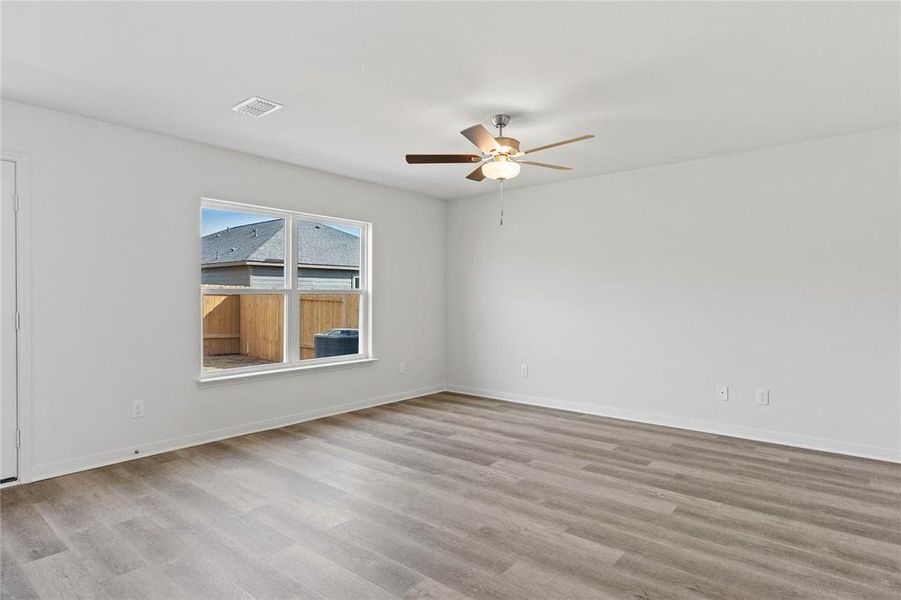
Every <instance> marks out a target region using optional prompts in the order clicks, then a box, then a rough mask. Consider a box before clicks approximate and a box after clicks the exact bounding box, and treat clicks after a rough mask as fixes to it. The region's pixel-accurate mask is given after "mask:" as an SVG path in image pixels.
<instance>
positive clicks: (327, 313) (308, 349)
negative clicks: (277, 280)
mask: <svg viewBox="0 0 901 600" xmlns="http://www.w3.org/2000/svg"><path fill="white" fill-rule="evenodd" d="M359 327H360V296H359V295H358V294H315V295H313V294H310V295H301V296H300V358H301V359H302V360H306V359H310V358H325V357H327V356H341V355H344V354H357V353H358V352H359V351H360V350H359V348H360V338H359V336H360V329H359Z"/></svg>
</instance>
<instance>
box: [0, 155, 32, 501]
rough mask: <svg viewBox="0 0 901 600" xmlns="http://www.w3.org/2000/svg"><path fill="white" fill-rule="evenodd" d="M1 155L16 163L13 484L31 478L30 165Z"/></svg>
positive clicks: (26, 160) (24, 157) (16, 157)
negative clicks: (16, 442) (16, 434)
mask: <svg viewBox="0 0 901 600" xmlns="http://www.w3.org/2000/svg"><path fill="white" fill-rule="evenodd" d="M0 158H2V159H3V160H5V161H9V162H12V163H15V165H16V195H17V196H18V199H19V206H18V210H17V211H16V309H17V310H18V312H19V330H18V332H17V337H16V386H17V388H18V394H17V397H16V400H17V407H16V420H17V421H18V423H17V427H18V429H19V452H18V456H17V459H18V460H17V473H16V481H15V482H10V483H8V484H6V485H16V484H19V483H27V482H29V481H31V456H32V455H31V452H32V444H31V441H32V435H31V414H32V405H31V327H32V319H31V306H32V305H31V210H30V208H31V202H30V200H31V177H30V176H31V169H30V164H29V163H30V161H29V157H28V155H27V154H25V153H24V152H17V151H14V150H6V149H5V148H4V149H0Z"/></svg>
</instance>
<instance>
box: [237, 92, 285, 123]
mask: <svg viewBox="0 0 901 600" xmlns="http://www.w3.org/2000/svg"><path fill="white" fill-rule="evenodd" d="M281 107H282V105H281V104H278V103H277V102H273V101H272V100H266V99H264V98H258V97H257V96H251V97H250V98H248V99H247V100H245V101H244V102H241V103H239V104H236V105H235V106H233V107H232V110H236V111H238V112H239V113H242V114H245V115H250V116H251V117H257V118H259V117H265V116H266V115H268V114H269V113H274V112H275V111H277V110H278V109H280V108H281Z"/></svg>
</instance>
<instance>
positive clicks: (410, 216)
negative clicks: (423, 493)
mask: <svg viewBox="0 0 901 600" xmlns="http://www.w3.org/2000/svg"><path fill="white" fill-rule="evenodd" d="M2 111H3V112H2V117H3V121H2V125H3V130H2V146H3V149H4V150H12V151H18V152H22V153H27V154H28V158H29V167H30V173H29V174H28V177H29V178H30V181H29V183H30V194H29V197H26V198H25V199H24V200H25V202H27V203H28V209H29V211H30V214H31V263H30V265H25V268H27V269H29V270H30V271H29V272H30V275H31V281H32V301H31V306H27V307H23V310H24V311H26V312H29V313H30V315H29V316H30V318H29V319H28V322H30V323H31V325H32V331H31V332H30V335H31V342H32V345H31V347H32V357H31V358H32V374H31V381H32V394H31V403H32V410H33V414H32V419H31V432H30V435H29V436H28V437H27V438H26V440H25V444H27V445H30V450H31V465H30V466H31V475H32V476H33V477H34V478H40V477H45V476H49V475H54V474H57V473H60V472H64V471H70V470H76V469H79V468H84V467H88V466H94V465H97V464H102V463H105V462H112V461H116V460H121V459H124V458H127V457H131V456H133V451H134V450H135V449H140V450H141V451H142V453H146V452H152V451H157V450H160V449H165V448H170V447H173V446H178V445H183V444H189V443H193V442H199V441H203V440H206V439H211V438H214V437H223V436H225V435H228V434H237V433H240V432H243V431H247V430H251V429H257V428H263V427H267V426H268V427H272V426H276V425H278V424H281V423H285V422H291V421H297V420H300V419H302V418H305V417H309V416H312V415H317V414H322V413H327V412H334V411H338V410H341V409H347V408H350V407H353V406H359V405H363V404H366V403H371V402H377V401H382V400H388V399H392V398H401V397H406V396H410V395H413V394H417V393H425V392H428V391H431V390H434V389H440V388H441V387H443V383H444V381H445V354H444V353H445V324H444V315H445V310H444V302H445V289H444V285H445V272H444V268H445V237H444V236H445V217H446V207H445V204H444V203H443V202H442V201H438V200H434V199H431V198H427V197H423V196H419V195H416V194H411V193H408V192H403V191H398V190H394V189H389V188H385V187H380V186H377V185H372V184H367V183H363V182H359V181H355V180H351V179H345V178H341V177H336V176H332V175H327V174H324V173H320V172H317V171H311V170H307V169H303V168H299V167H296V166H291V165H287V164H282V163H278V162H273V161H267V160H262V159H258V158H254V157H251V156H247V155H243V154H239V153H235V152H229V151H226V150H221V149H217V148H212V147H209V146H204V145H200V144H194V143H189V142H185V141H180V140H176V139H173V138H170V137H165V136H160V135H155V134H152V133H147V132H142V131H137V130H134V129H129V128H125V127H120V126H116V125H111V124H108V123H102V122H99V121H94V120H90V119H85V118H80V117H75V116H71V115H67V114H63V113H59V112H54V111H49V110H43V109H38V108H35V107H31V106H27V105H23V104H17V103H12V102H3V104H2ZM236 118H241V117H240V116H237V117H236ZM302 134H303V132H297V135H302ZM201 196H209V197H214V198H219V199H225V200H235V201H244V202H253V203H257V204H262V205H267V206H274V207H279V208H286V209H294V210H299V211H307V212H313V213H319V214H326V215H331V216H336V217H346V218H352V219H360V220H366V221H371V222H372V223H373V241H374V251H373V260H374V267H373V275H374V288H373V305H374V309H373V310H374V347H375V354H376V356H377V357H378V359H379V361H378V362H377V363H376V364H374V365H371V366H362V367H356V368H346V369H342V370H337V371H329V372H321V373H315V374H313V373H304V374H292V375H288V376H283V377H279V378H274V379H267V380H256V381H253V382H246V383H240V384H230V385H219V386H216V387H205V388H200V387H199V386H198V384H197V377H198V374H199V371H200V364H199V363H200V359H199V344H200V333H199V327H200V325H199V319H200V316H199V298H198V294H199V289H200V287H199V286H200V270H199V266H198V265H199V255H200V240H199V236H198V227H199V225H198V215H199V202H200V197H201ZM28 333H29V332H27V331H26V332H25V334H26V335H28ZM400 360H405V361H406V362H407V373H406V375H400V374H399V373H398V361H400ZM136 398H142V399H144V400H145V404H146V407H145V410H146V416H145V417H144V418H143V419H132V418H131V402H132V400H133V399H136ZM26 433H27V432H26ZM28 466H29V465H26V467H28Z"/></svg>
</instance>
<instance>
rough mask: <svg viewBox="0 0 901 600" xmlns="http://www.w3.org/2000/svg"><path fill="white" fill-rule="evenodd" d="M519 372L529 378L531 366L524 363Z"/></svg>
mask: <svg viewBox="0 0 901 600" xmlns="http://www.w3.org/2000/svg"><path fill="white" fill-rule="evenodd" d="M519 372H520V374H521V375H522V376H523V377H528V376H529V365H527V364H526V363H522V364H521V365H519Z"/></svg>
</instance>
